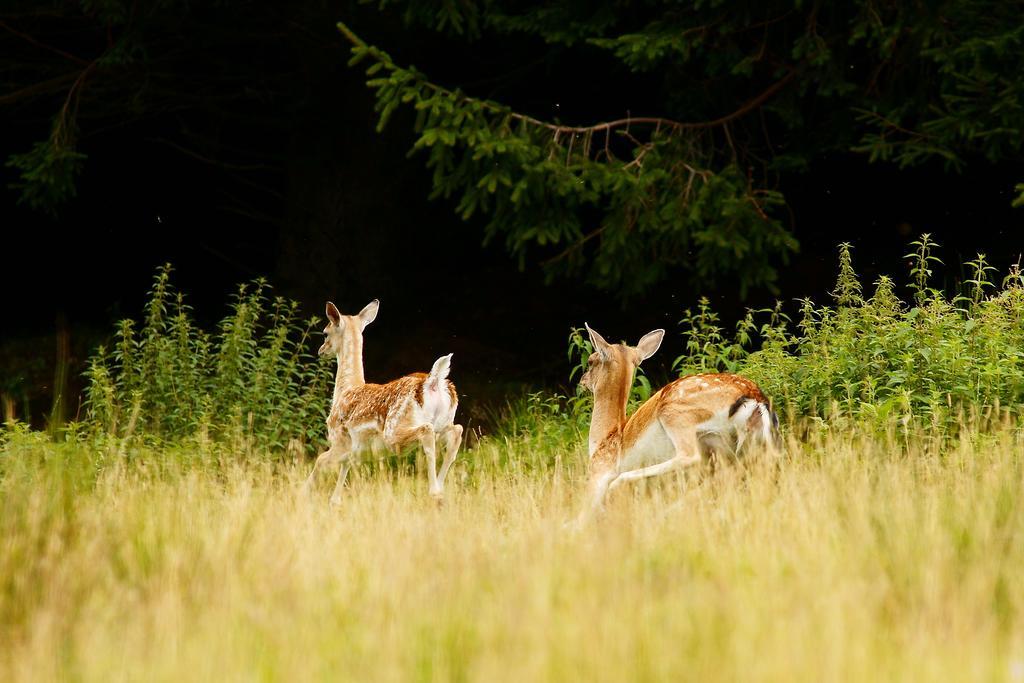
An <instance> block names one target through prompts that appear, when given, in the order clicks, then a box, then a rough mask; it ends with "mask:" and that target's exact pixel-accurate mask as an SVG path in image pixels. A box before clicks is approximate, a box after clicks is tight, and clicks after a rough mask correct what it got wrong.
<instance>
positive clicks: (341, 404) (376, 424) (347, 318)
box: [305, 299, 462, 505]
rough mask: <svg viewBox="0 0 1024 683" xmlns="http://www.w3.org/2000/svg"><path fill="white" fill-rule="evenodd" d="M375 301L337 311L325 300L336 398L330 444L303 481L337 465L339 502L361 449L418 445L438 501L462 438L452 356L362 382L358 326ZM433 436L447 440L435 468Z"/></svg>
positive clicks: (323, 351) (370, 316)
mask: <svg viewBox="0 0 1024 683" xmlns="http://www.w3.org/2000/svg"><path fill="white" fill-rule="evenodd" d="M379 306H380V302H379V301H378V300H376V299H374V300H373V301H371V302H370V303H369V304H367V305H366V307H365V308H363V310H361V311H360V312H359V313H358V314H356V315H342V314H341V313H340V312H339V311H338V308H337V307H336V306H335V305H334V304H333V303H331V302H329V301H328V302H327V326H326V327H325V328H324V336H325V337H326V339H325V340H324V343H323V346H321V347H320V351H319V353H320V355H321V356H335V357H336V358H337V359H338V371H337V375H336V377H335V381H334V398H333V400H332V401H331V411H330V413H329V414H328V416H327V440H328V442H329V444H330V446H329V447H328V449H327V450H326V451H324V452H323V453H321V454H320V455H319V456H318V457H317V459H316V464H315V465H314V466H313V471H312V472H310V473H309V477H308V478H307V479H306V485H305V490H306V491H307V492H309V491H311V490H312V487H313V482H314V481H315V478H316V474H317V472H319V471H320V470H321V469H322V468H323V467H326V466H331V465H339V464H340V466H341V471H340V473H339V474H338V483H337V484H335V486H334V493H333V494H332V495H331V504H332V505H337V504H339V503H340V502H341V491H342V488H343V487H344V485H345V479H346V478H347V477H348V471H349V469H350V468H351V467H352V464H353V462H354V461H355V460H356V458H358V457H359V455H360V453H361V452H362V451H363V450H365V449H366V448H368V447H369V446H371V445H373V444H374V443H380V442H383V444H384V446H385V447H386V448H387V449H388V450H390V451H391V452H393V453H398V452H400V451H401V450H402V449H404V448H406V447H408V446H415V445H419V446H420V447H421V448H422V449H423V455H424V456H425V458H426V461H427V478H428V480H429V491H430V495H431V496H433V497H435V498H436V499H438V500H440V499H441V497H442V496H443V494H444V480H445V477H446V476H447V475H448V470H449V469H450V468H451V466H452V463H454V462H455V456H456V455H457V454H458V452H459V445H460V444H461V443H462V425H457V424H455V411H456V409H457V408H458V407H459V399H458V395H457V393H456V391H455V385H454V384H452V383H451V382H450V381H449V380H448V379H447V378H448V372H449V369H450V368H451V360H452V354H450V353H449V354H448V355H447V356H441V357H440V358H438V359H437V360H436V361H435V362H434V366H433V367H432V368H431V369H430V372H429V373H422V372H417V373H413V374H411V375H406V376H405V377H400V378H398V379H396V380H394V381H392V382H388V383H387V384H367V383H366V380H365V379H364V378H363V330H364V329H365V328H366V326H367V325H369V324H370V323H372V322H373V321H374V319H375V318H376V317H377V310H378V308H379ZM438 442H442V443H444V446H445V452H444V462H443V463H442V464H441V470H440V471H438V470H437V446H438Z"/></svg>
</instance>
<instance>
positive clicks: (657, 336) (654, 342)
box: [636, 330, 665, 361]
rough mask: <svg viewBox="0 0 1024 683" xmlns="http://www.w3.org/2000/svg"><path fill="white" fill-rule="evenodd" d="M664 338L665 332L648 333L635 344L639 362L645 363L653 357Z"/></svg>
mask: <svg viewBox="0 0 1024 683" xmlns="http://www.w3.org/2000/svg"><path fill="white" fill-rule="evenodd" d="M664 338H665V330H654V331H653V332H648V333H647V334H645V335H644V336H643V337H641V338H640V341H639V342H637V344H636V350H637V353H639V354H640V360H641V361H645V360H647V359H648V358H650V357H651V356H653V355H654V352H655V351H657V350H658V349H659V348H660V347H661V340H662V339H664Z"/></svg>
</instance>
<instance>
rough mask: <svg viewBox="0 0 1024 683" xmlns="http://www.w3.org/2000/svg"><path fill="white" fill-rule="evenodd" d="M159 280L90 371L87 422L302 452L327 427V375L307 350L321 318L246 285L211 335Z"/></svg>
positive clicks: (114, 431) (164, 271)
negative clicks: (304, 315) (139, 316)
mask: <svg viewBox="0 0 1024 683" xmlns="http://www.w3.org/2000/svg"><path fill="white" fill-rule="evenodd" d="M170 275H171V268H170V266H164V267H163V268H161V269H160V270H159V271H158V272H157V275H156V278H155V279H154V283H153V288H152V290H151V291H150V298H149V302H148V304H147V305H146V311H145V319H144V320H143V321H142V323H141V326H139V325H138V324H137V323H136V322H135V321H133V320H124V321H122V322H121V325H120V327H119V329H118V332H117V335H116V338H115V341H114V343H113V345H112V346H111V348H110V349H107V348H103V347H101V348H100V349H99V350H98V351H97V352H96V354H95V356H94V357H93V358H92V360H91V362H90V366H89V370H88V372H87V376H88V380H89V384H88V387H87V402H86V405H87V407H88V416H87V424H88V425H89V426H90V427H91V428H92V429H93V430H94V431H96V432H98V433H101V434H105V435H108V436H109V437H113V438H115V439H122V440H127V439H130V438H133V437H142V438H144V439H147V440H157V441H161V440H180V439H199V440H207V439H214V440H224V439H229V440H232V441H233V442H235V443H237V444H240V445H242V446H245V447H248V446H251V445H253V444H258V445H259V446H260V447H261V448H268V449H277V450H282V449H284V448H286V447H287V448H292V449H294V448H296V447H297V448H300V449H305V448H306V444H310V443H313V442H315V441H318V440H319V439H320V438H321V437H322V432H323V416H324V409H325V407H326V401H327V397H328V396H329V394H330V391H329V382H330V374H329V372H327V370H326V368H325V366H324V365H323V364H321V363H320V362H319V361H318V359H317V358H316V357H315V356H314V355H313V354H311V353H310V352H309V350H308V348H309V345H310V334H311V333H312V332H313V331H314V330H315V325H316V320H315V319H314V320H311V321H308V322H303V321H300V320H299V318H298V304H297V303H295V302H292V301H288V300H285V299H283V298H281V297H273V298H271V297H270V296H269V295H268V289H269V287H268V286H267V284H266V282H265V281H263V280H256V281H255V282H253V283H251V284H249V285H241V286H240V287H239V288H238V293H237V294H236V295H235V297H234V301H233V302H232V304H231V311H230V313H229V314H228V315H227V316H226V317H225V318H224V319H223V320H222V321H221V323H220V324H219V326H218V328H217V331H216V332H214V333H212V334H211V333H207V332H205V331H203V330H202V329H199V328H198V327H197V326H196V324H195V322H194V321H193V319H192V315H191V309H190V308H189V306H188V305H187V304H185V302H184V297H183V295H182V294H181V293H178V292H176V291H175V290H174V288H173V286H172V285H171V282H170Z"/></svg>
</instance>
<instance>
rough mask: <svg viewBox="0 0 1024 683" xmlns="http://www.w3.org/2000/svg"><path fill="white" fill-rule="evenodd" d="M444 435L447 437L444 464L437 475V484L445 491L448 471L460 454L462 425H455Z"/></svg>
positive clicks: (446, 430)
mask: <svg viewBox="0 0 1024 683" xmlns="http://www.w3.org/2000/svg"><path fill="white" fill-rule="evenodd" d="M442 434H443V435H444V437H445V447H444V462H443V463H441V471H440V472H438V473H437V482H438V486H440V488H441V489H442V490H443V489H444V478H445V477H447V476H448V470H449V469H451V466H452V463H454V462H455V456H457V455H458V454H459V446H460V445H462V425H457V424H453V425H452V426H450V427H448V428H447V429H445V430H444V432H442Z"/></svg>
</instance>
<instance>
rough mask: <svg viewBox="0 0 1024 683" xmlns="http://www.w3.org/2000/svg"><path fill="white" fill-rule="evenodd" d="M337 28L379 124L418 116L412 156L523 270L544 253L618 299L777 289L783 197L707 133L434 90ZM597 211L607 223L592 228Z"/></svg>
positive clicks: (441, 192)
mask: <svg viewBox="0 0 1024 683" xmlns="http://www.w3.org/2000/svg"><path fill="white" fill-rule="evenodd" d="M339 28H340V29H341V31H342V32H343V33H344V34H345V35H346V36H347V37H348V38H349V40H350V41H351V42H352V44H353V48H352V53H353V57H352V60H351V62H350V63H351V64H358V63H360V62H363V61H366V60H368V61H369V62H370V65H369V66H368V67H367V69H366V74H367V76H368V77H369V80H368V81H367V85H368V86H369V87H370V88H372V89H373V90H374V91H375V92H376V97H377V111H378V112H380V120H379V123H378V129H381V128H383V127H384V126H385V125H386V124H387V123H388V121H389V120H390V118H391V116H392V115H393V113H394V112H395V110H396V109H397V108H398V107H400V106H403V105H407V106H409V107H411V108H412V109H414V110H415V112H416V121H415V130H416V133H417V135H418V137H417V139H416V142H415V144H414V145H413V150H414V151H416V152H422V153H423V154H425V155H426V157H427V165H428V167H429V168H431V169H432V170H433V182H434V191H433V196H434V197H444V198H455V199H456V200H457V203H456V209H457V211H458V212H459V214H460V215H461V216H462V217H463V218H464V219H469V218H471V217H472V216H475V215H477V214H483V215H485V216H486V217H487V223H486V226H485V238H486V240H497V239H501V240H503V241H504V243H505V246H506V247H507V249H508V250H509V251H510V252H511V253H512V254H513V255H515V256H516V257H517V258H518V259H519V261H520V264H521V265H523V264H525V263H526V261H527V258H528V256H532V255H535V254H537V255H543V256H545V257H546V258H544V264H545V266H546V267H547V272H548V274H549V276H550V275H554V274H568V275H580V274H585V276H586V278H587V280H588V281H589V282H590V283H592V284H593V285H595V286H597V287H599V288H602V289H607V290H611V291H615V292H617V293H618V294H620V295H621V296H623V297H626V296H629V295H633V294H637V293H639V292H642V291H644V290H646V289H648V288H650V287H651V286H652V285H653V284H655V283H656V282H659V281H661V280H664V279H665V278H667V277H668V276H669V275H670V274H672V273H675V272H677V271H679V270H681V269H682V268H683V267H684V266H685V267H686V271H687V272H688V273H689V274H690V276H691V277H692V278H694V280H700V281H702V282H705V283H706V282H708V281H710V280H713V279H714V278H715V277H717V276H721V275H724V274H729V275H731V276H732V277H734V278H736V283H737V285H738V286H739V287H740V289H741V291H744V292H745V291H746V289H747V288H749V287H751V286H770V285H771V284H772V283H773V282H774V281H775V279H776V276H777V272H776V268H775V264H776V263H777V262H779V261H785V259H786V258H787V256H788V255H789V254H790V253H792V252H793V251H794V250H795V249H796V247H797V244H796V241H795V240H794V239H793V237H792V235H791V234H790V233H789V232H788V231H787V230H786V229H785V228H784V227H783V225H782V223H781V222H780V221H779V220H777V219H776V218H773V217H772V214H773V213H774V212H775V211H776V210H777V209H779V208H780V207H781V206H782V204H783V201H782V196H781V195H780V194H779V193H778V192H776V191H774V190H768V189H755V188H754V187H753V186H752V184H751V183H752V181H751V179H750V177H749V174H748V173H746V172H745V171H744V170H743V169H741V167H740V166H739V165H737V164H736V163H725V164H723V165H721V167H720V168H719V169H717V170H711V168H710V166H709V165H710V164H711V163H712V162H713V160H714V159H715V155H716V150H715V146H714V143H713V141H712V140H711V139H710V138H709V137H708V136H707V135H705V134H704V132H702V131H701V130H694V131H690V130H688V129H686V128H683V127H679V126H678V125H675V124H671V122H669V123H667V124H666V125H665V126H664V129H662V128H661V127H660V126H659V125H658V123H657V122H652V121H643V120H640V121H638V122H636V124H635V125H634V124H633V123H632V122H630V121H627V120H623V121H620V122H616V123H611V124H606V125H603V126H597V127H593V128H573V127H566V126H560V125H556V124H548V123H545V122H543V121H540V120H538V119H535V118H532V117H529V116H525V115H522V114H519V113H516V112H514V111H512V110H511V109H509V108H508V107H506V106H504V105H501V104H499V103H496V102H492V101H489V100H482V99H478V98H474V97H470V96H468V95H465V94H464V93H462V92H461V91H459V90H448V89H445V88H442V87H439V86H437V85H435V84H434V83H431V82H430V81H428V80H427V79H426V77H425V76H424V75H423V74H421V73H420V72H418V71H417V70H415V69H414V68H411V67H410V68H404V67H400V66H399V65H397V64H396V63H395V62H394V60H392V58H391V57H390V56H389V55H388V54H387V53H386V52H384V51H382V50H380V49H378V48H375V47H372V46H369V45H367V44H366V43H364V42H363V41H362V40H361V39H360V38H359V37H358V36H356V35H355V34H353V33H352V32H351V31H350V30H349V29H348V28H347V27H346V26H345V25H343V24H341V25H339ZM631 128H632V129H633V130H632V131H631ZM644 130H646V132H643V131H644ZM638 135H644V136H646V139H645V140H644V141H642V142H641V141H639V140H638V138H637V137H636V136H638ZM623 149H625V150H627V151H628V152H627V154H626V155H625V158H622V156H623V152H622V150H623ZM591 214H596V215H599V216H600V219H599V224H598V225H597V226H596V227H593V228H590V227H589V222H590V219H589V218H588V216H590V215H591ZM654 254H656V255H657V258H653V257H652V256H653V255H654Z"/></svg>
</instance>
